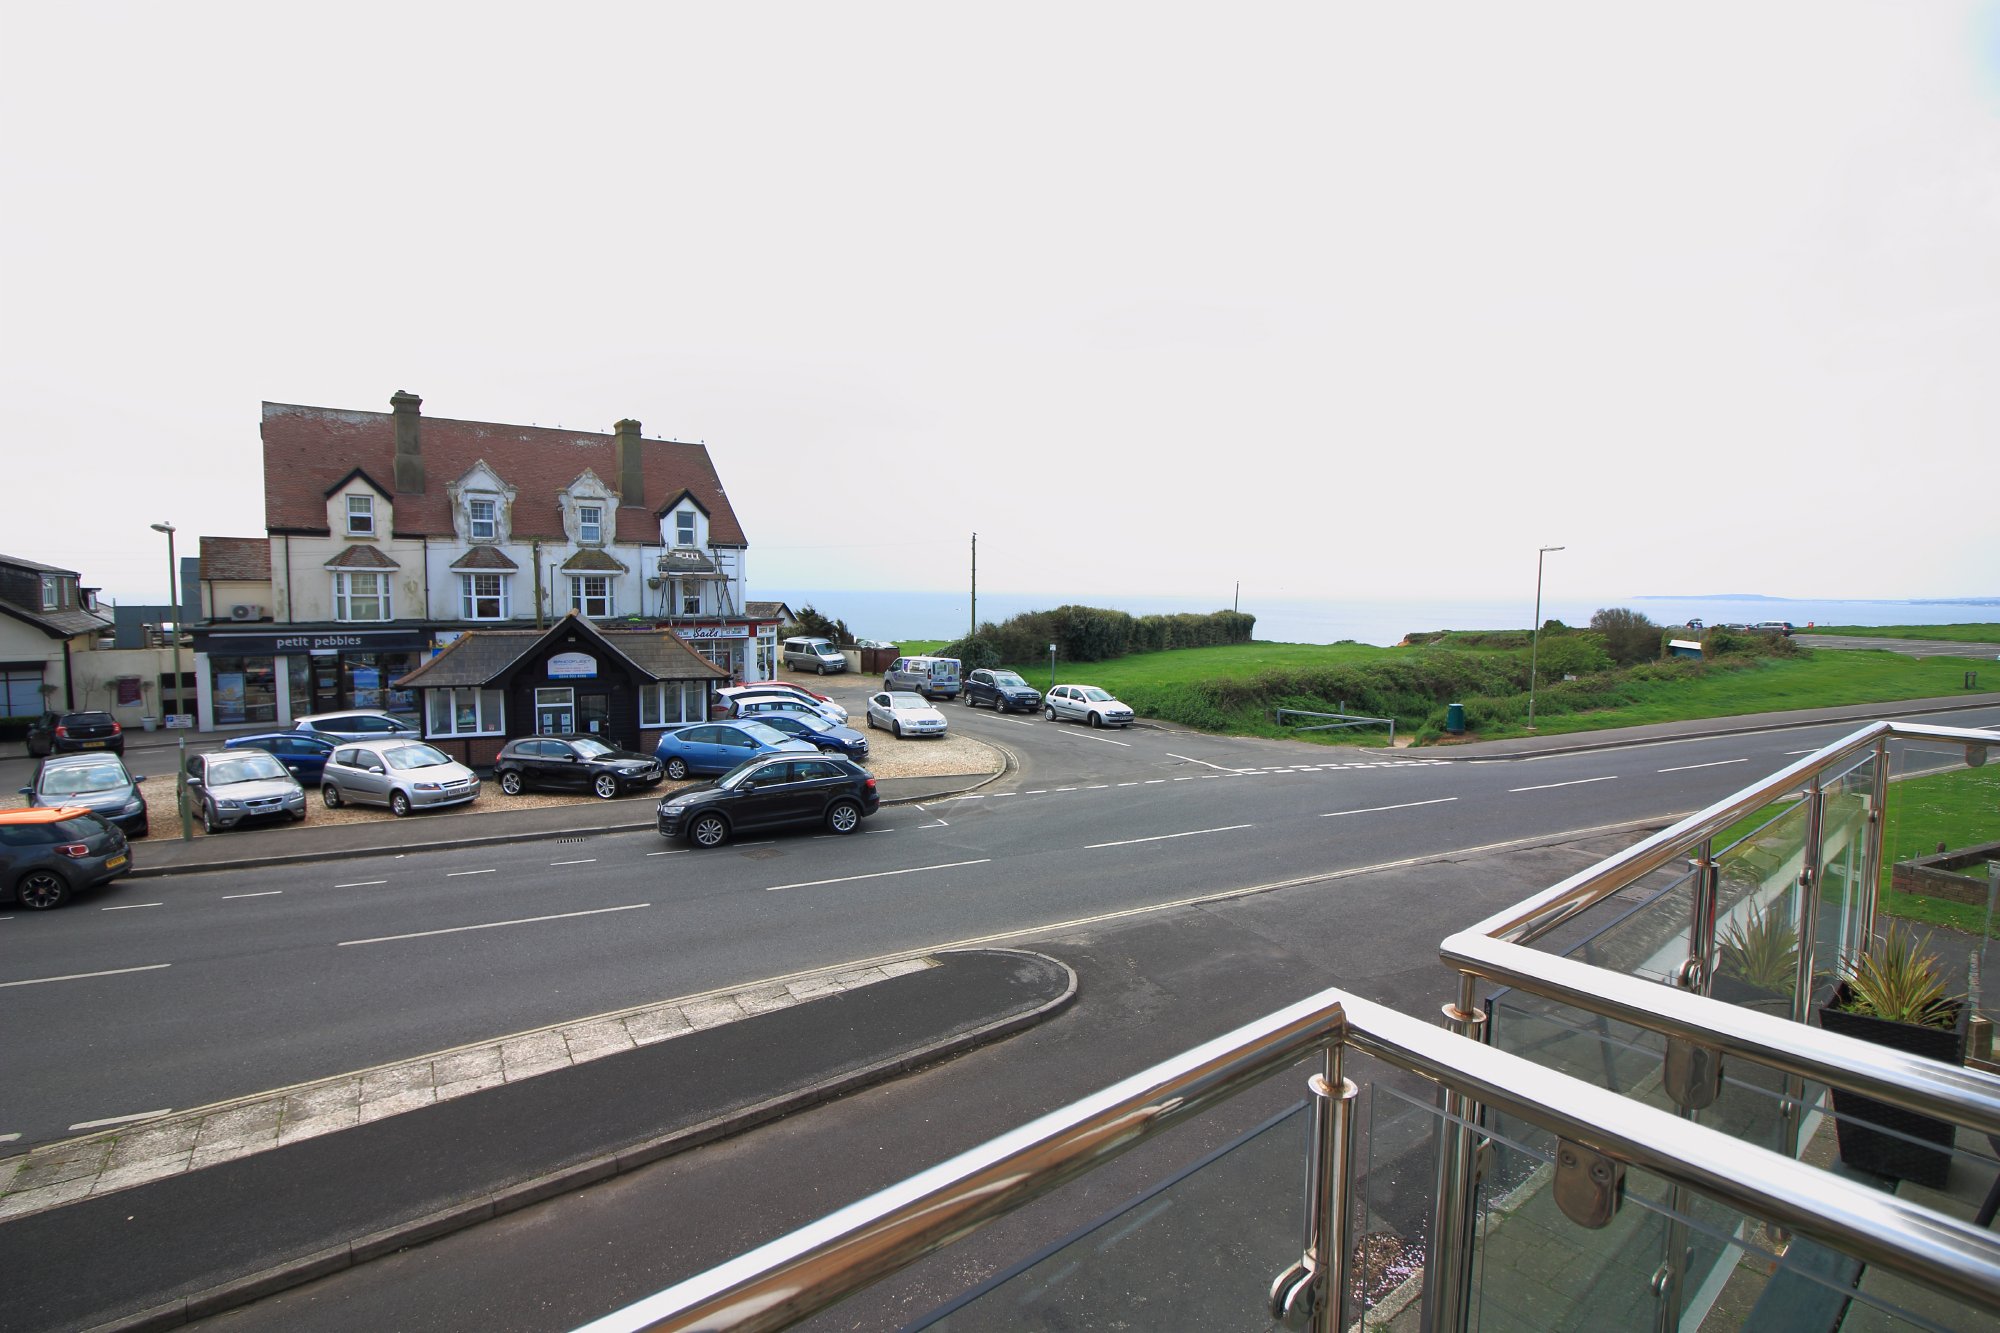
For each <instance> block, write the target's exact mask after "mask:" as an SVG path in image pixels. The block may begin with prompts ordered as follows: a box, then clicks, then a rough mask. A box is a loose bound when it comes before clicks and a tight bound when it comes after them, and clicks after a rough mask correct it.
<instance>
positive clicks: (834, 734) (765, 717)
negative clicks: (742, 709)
mask: <svg viewBox="0 0 2000 1333" xmlns="http://www.w3.org/2000/svg"><path fill="white" fill-rule="evenodd" d="M757 721H759V722H761V723H763V724H764V725H765V726H767V727H769V728H770V729H771V730H773V731H782V732H784V733H785V734H786V735H787V736H790V737H792V738H793V739H794V740H801V741H808V742H810V743H811V744H813V745H816V746H818V747H819V748H820V749H822V750H825V751H827V752H829V753H831V754H844V755H846V756H847V757H848V758H849V759H866V758H867V757H868V738H867V737H866V736H864V735H862V734H861V733H860V732H858V731H856V730H855V729H854V728H853V727H843V726H841V725H840V724H839V723H838V722H835V721H833V720H832V719H830V718H819V717H806V716H805V715H803V714H800V713H759V714H758V715H757Z"/></svg>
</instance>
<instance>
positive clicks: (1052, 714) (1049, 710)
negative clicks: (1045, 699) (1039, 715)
mask: <svg viewBox="0 0 2000 1333" xmlns="http://www.w3.org/2000/svg"><path fill="white" fill-rule="evenodd" d="M1042 712H1043V713H1045V714H1046V715H1047V716H1048V719H1049V721H1051V722H1053V721H1055V720H1056V710H1055V709H1053V708H1044V709H1043V710H1042Z"/></svg>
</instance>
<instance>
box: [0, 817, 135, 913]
mask: <svg viewBox="0 0 2000 1333" xmlns="http://www.w3.org/2000/svg"><path fill="white" fill-rule="evenodd" d="M131 868H132V853H131V850H130V844H128V843H127V842H126V841H125V835H124V833H123V832H121V831H120V830H119V828H118V826H117V825H115V824H112V823H110V822H108V821H106V820H105V818H104V817H103V816H102V815H99V814H97V813H96V812H94V811H90V810H81V809H78V808H76V807H75V806H58V807H56V808H54V809H49V808H47V807H37V808H34V809H29V810H0V901H4V900H6V899H8V898H12V899H13V900H14V901H15V902H17V903H19V904H20V905H21V906H22V907H25V908H27V909H28V910H29V911H32V912H42V911H47V910H48V909H49V908H51V907H61V906H62V905H63V904H64V903H66V902H68V901H69V899H70V895H71V894H73V893H75V892H77V891H78V890H79V889H88V888H93V887H95V886H97V885H99V884H105V883H108V882H110V881H111V880H114V879H117V878H118V877H119V876H120V875H122V874H124V873H125V872H126V871H128V870H130V869H131Z"/></svg>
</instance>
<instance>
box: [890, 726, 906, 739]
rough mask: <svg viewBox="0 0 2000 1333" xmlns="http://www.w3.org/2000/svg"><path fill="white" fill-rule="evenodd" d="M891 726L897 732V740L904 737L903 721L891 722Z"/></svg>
mask: <svg viewBox="0 0 2000 1333" xmlns="http://www.w3.org/2000/svg"><path fill="white" fill-rule="evenodd" d="M889 728H890V730H892V731H894V732H895V733H896V739H897V740H901V739H903V724H902V723H901V722H891V723H890V724H889Z"/></svg>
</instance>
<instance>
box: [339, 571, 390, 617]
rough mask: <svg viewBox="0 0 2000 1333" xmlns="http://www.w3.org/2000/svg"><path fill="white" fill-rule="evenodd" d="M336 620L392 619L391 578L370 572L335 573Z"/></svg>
mask: <svg viewBox="0 0 2000 1333" xmlns="http://www.w3.org/2000/svg"><path fill="white" fill-rule="evenodd" d="M333 618H334V619H335V620H387V619H389V618H390V617H389V576H388V575H387V574H380V573H376V572H374V571H371V570H358V569H357V570H346V569H342V570H336V571H334V575H333Z"/></svg>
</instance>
